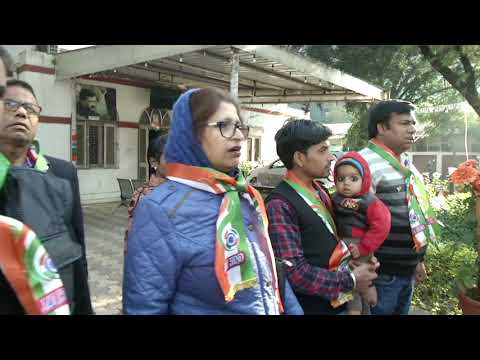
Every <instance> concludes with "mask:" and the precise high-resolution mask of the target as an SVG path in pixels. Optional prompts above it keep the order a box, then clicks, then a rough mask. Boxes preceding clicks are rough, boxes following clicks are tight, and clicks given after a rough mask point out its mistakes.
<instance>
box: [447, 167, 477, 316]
mask: <svg viewBox="0 0 480 360" xmlns="http://www.w3.org/2000/svg"><path fill="white" fill-rule="evenodd" d="M450 180H451V182H452V183H453V184H455V185H457V187H458V188H459V190H460V191H465V192H470V193H471V201H472V203H471V209H472V216H475V218H476V228H475V233H474V234H469V235H470V236H469V237H470V238H471V239H472V240H473V241H472V244H473V246H474V247H475V249H476V251H477V259H476V269H475V272H474V274H473V275H474V277H476V281H475V282H473V281H472V279H473V278H474V277H472V276H468V275H467V276H465V277H464V278H463V279H460V282H459V290H460V291H459V303H460V308H461V309H462V311H463V314H464V315H480V167H479V163H478V161H477V160H467V161H466V162H464V163H462V164H460V166H459V167H458V169H456V170H455V171H454V172H453V173H452V175H451V177H450ZM447 225H448V224H447Z"/></svg>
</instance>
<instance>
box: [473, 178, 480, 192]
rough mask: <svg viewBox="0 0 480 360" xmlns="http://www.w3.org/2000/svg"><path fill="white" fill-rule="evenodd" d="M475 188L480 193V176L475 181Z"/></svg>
mask: <svg viewBox="0 0 480 360" xmlns="http://www.w3.org/2000/svg"><path fill="white" fill-rule="evenodd" d="M473 188H474V189H475V191H477V192H479V193H480V176H478V177H477V180H475V182H474V183H473Z"/></svg>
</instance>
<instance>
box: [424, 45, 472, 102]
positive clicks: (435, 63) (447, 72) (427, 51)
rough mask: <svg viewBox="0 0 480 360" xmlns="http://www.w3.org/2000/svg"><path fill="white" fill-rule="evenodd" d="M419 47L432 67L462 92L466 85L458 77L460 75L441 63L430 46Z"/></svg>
mask: <svg viewBox="0 0 480 360" xmlns="http://www.w3.org/2000/svg"><path fill="white" fill-rule="evenodd" d="M419 48H420V51H421V53H422V54H423V56H424V57H425V59H427V60H428V62H429V63H430V64H431V65H432V67H433V68H434V69H435V70H437V71H438V72H439V73H440V74H442V76H443V77H444V78H445V80H447V81H448V82H449V83H450V85H452V86H453V87H454V88H455V89H457V90H458V91H460V93H462V94H463V91H462V88H464V87H466V83H465V82H464V81H462V80H461V79H460V76H458V75H457V74H455V73H454V72H453V71H452V70H451V69H450V68H449V67H448V66H446V65H443V64H442V62H441V61H440V59H439V58H438V57H437V56H436V55H435V54H434V53H433V51H432V49H431V47H430V46H428V45H419Z"/></svg>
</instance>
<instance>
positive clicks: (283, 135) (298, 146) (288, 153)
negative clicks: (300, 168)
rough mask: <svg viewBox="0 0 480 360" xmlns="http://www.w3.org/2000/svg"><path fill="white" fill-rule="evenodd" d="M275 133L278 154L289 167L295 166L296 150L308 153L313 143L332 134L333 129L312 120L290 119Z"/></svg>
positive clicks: (323, 139)
mask: <svg viewBox="0 0 480 360" xmlns="http://www.w3.org/2000/svg"><path fill="white" fill-rule="evenodd" d="M287 121H288V122H287V123H286V124H285V125H283V126H282V128H281V129H280V130H278V131H277V133H276V134H275V141H276V142H277V154H278V156H279V157H280V160H282V162H283V164H284V165H285V167H286V168H287V169H291V168H293V155H294V154H295V152H296V151H300V152H302V153H306V152H307V150H308V149H309V148H310V146H312V145H316V144H320V143H321V142H323V141H326V140H328V138H329V137H330V136H332V131H331V130H330V129H329V128H328V127H326V126H323V125H322V124H319V123H316V122H315V121H312V120H304V119H298V120H293V119H289V120H287Z"/></svg>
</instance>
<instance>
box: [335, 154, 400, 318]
mask: <svg viewBox="0 0 480 360" xmlns="http://www.w3.org/2000/svg"><path fill="white" fill-rule="evenodd" d="M333 174H334V179H335V186H336V188H337V192H336V193H335V194H334V195H333V198H332V200H333V204H334V209H335V217H336V222H337V227H338V234H339V235H340V236H341V237H342V238H343V240H344V241H345V243H346V244H348V245H349V249H350V252H351V254H352V257H353V258H354V259H356V260H357V261H359V262H368V261H369V260H370V259H371V257H372V255H373V253H374V252H375V251H376V250H377V249H378V248H379V247H380V246H381V245H382V244H383V242H384V241H385V239H386V238H387V236H388V234H389V232H390V226H391V215H390V210H389V209H388V208H387V206H386V205H385V204H384V203H383V202H382V201H381V200H379V199H378V198H377V197H376V196H375V194H373V193H372V192H371V191H370V188H371V185H372V176H371V174H370V168H369V166H368V163H367V162H366V161H365V159H364V158H363V157H362V156H361V155H360V154H359V153H357V152H355V151H351V152H348V153H347V154H345V155H344V156H342V157H341V158H340V159H339V160H338V161H337V162H336V164H335V168H334V173H333ZM361 297H363V298H364V300H365V301H366V302H367V303H368V305H370V306H375V305H376V303H377V291H376V289H375V287H374V286H371V287H369V288H368V289H359V292H354V299H353V300H352V301H351V302H350V303H349V305H348V312H349V314H350V315H360V314H361V313H362V299H361Z"/></svg>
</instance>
